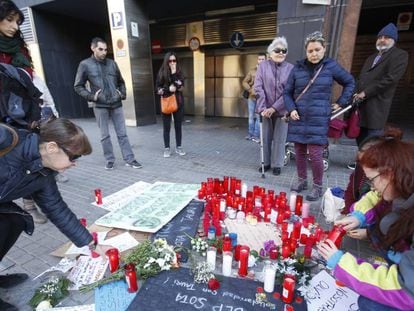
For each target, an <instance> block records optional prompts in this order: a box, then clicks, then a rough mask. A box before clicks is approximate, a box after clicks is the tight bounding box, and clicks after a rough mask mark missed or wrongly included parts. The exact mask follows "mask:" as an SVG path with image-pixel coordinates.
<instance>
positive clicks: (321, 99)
mask: <svg viewBox="0 0 414 311" xmlns="http://www.w3.org/2000/svg"><path fill="white" fill-rule="evenodd" d="M305 50H306V59H303V60H300V61H298V62H297V64H296V65H295V67H294V68H293V70H292V73H291V75H290V77H289V81H288V83H287V85H286V88H285V94H284V98H285V104H286V108H287V111H288V117H289V118H290V122H289V129H288V137H287V140H288V141H289V142H294V143H295V152H296V170H297V174H298V180H297V181H296V182H295V183H294V184H293V185H292V187H291V190H292V191H295V192H298V193H299V192H302V191H303V190H306V189H307V188H308V182H307V158H308V155H307V153H308V152H309V158H310V161H311V167H312V174H313V187H312V190H311V191H310V193H309V194H308V195H307V196H306V199H307V200H308V201H316V200H318V199H319V198H320V197H321V196H322V178H323V150H324V148H325V146H327V145H328V128H329V119H330V116H331V112H332V110H337V109H338V108H340V106H345V105H346V104H347V103H348V100H349V99H350V98H351V96H352V92H353V90H354V86H355V81H354V78H353V77H352V75H351V74H350V73H349V72H347V71H346V70H345V69H344V68H342V67H341V66H340V65H339V64H338V63H337V62H336V61H335V60H333V59H331V58H328V57H325V52H326V48H325V39H324V38H323V36H322V34H321V33H320V32H319V31H316V32H314V33H312V34H310V35H308V37H307V38H306V40H305ZM334 81H336V82H338V83H339V84H340V85H341V86H342V87H343V90H342V94H341V96H340V97H339V98H338V99H336V100H335V101H334V104H332V106H331V97H332V86H333V82H334Z"/></svg>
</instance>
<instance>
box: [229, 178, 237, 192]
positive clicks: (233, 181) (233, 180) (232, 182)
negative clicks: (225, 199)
mask: <svg viewBox="0 0 414 311" xmlns="http://www.w3.org/2000/svg"><path fill="white" fill-rule="evenodd" d="M235 190H236V177H230V193H231V194H234V191H235Z"/></svg>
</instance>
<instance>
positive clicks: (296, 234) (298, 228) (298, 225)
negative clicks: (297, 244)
mask: <svg viewBox="0 0 414 311" xmlns="http://www.w3.org/2000/svg"><path fill="white" fill-rule="evenodd" d="M301 229H302V223H301V222H300V221H296V222H294V223H293V231H292V238H294V239H299V237H300V231H301Z"/></svg>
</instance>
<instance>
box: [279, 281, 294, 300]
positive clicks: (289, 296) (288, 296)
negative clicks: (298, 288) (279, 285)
mask: <svg viewBox="0 0 414 311" xmlns="http://www.w3.org/2000/svg"><path fill="white" fill-rule="evenodd" d="M294 292H295V280H294V279H292V278H289V277H288V278H285V279H284V281H283V292H282V301H283V302H284V303H291V302H292V300H293V295H294Z"/></svg>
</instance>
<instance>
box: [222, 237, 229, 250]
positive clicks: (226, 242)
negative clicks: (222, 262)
mask: <svg viewBox="0 0 414 311" xmlns="http://www.w3.org/2000/svg"><path fill="white" fill-rule="evenodd" d="M230 251H231V238H230V237H229V236H228V235H226V236H225V237H224V238H223V252H230Z"/></svg>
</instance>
